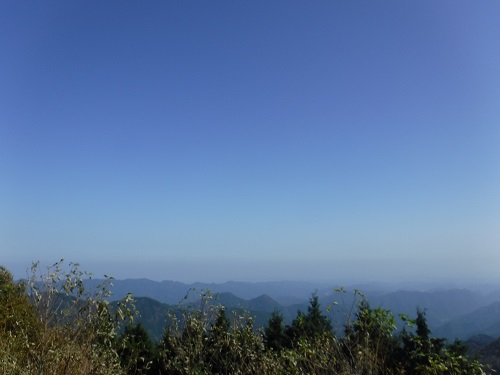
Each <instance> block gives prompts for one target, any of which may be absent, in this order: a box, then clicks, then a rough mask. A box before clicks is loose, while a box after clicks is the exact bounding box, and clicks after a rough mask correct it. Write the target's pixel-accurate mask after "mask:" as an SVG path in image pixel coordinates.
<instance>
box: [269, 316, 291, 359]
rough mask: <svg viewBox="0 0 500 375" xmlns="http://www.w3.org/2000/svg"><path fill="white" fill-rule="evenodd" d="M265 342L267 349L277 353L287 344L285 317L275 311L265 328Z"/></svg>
mask: <svg viewBox="0 0 500 375" xmlns="http://www.w3.org/2000/svg"><path fill="white" fill-rule="evenodd" d="M264 342H265V344H266V348H268V349H273V350H276V351H279V350H281V349H282V348H283V347H284V346H285V345H286V343H287V336H286V334H285V325H284V323H283V315H282V314H280V313H279V312H278V311H274V312H273V313H272V315H271V318H269V321H268V322H267V326H266V327H265V328H264Z"/></svg>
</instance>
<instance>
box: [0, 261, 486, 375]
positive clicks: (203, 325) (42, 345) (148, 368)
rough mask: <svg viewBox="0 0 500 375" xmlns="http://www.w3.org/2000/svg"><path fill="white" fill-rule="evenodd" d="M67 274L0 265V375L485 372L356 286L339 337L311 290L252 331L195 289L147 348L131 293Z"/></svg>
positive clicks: (247, 320)
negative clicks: (288, 316)
mask: <svg viewBox="0 0 500 375" xmlns="http://www.w3.org/2000/svg"><path fill="white" fill-rule="evenodd" d="M67 268H68V269H65V267H64V264H63V262H62V261H61V262H58V263H56V264H54V265H53V266H52V267H50V268H49V269H48V270H47V272H41V271H40V269H39V267H38V264H36V263H35V264H34V265H33V267H32V269H31V274H30V275H31V276H30V277H28V278H27V280H24V281H21V282H16V281H14V279H13V276H12V274H11V273H10V272H9V271H8V270H7V269H6V268H4V267H0V374H61V375H63V374H96V375H97V374H339V375H340V374H346V375H347V374H351V375H357V374H359V375H364V374H366V375H370V374H421V375H426V374H429V375H430V374H486V373H490V369H489V368H488V367H486V366H483V365H482V364H481V363H480V362H479V361H478V360H477V359H475V358H474V357H472V356H471V355H470V354H469V353H468V352H467V347H466V346H465V345H464V344H463V343H461V342H459V341H455V342H452V343H448V342H446V340H444V339H440V338H435V337H432V336H431V332H430V330H429V328H428V325H427V322H426V316H425V311H422V310H419V309H416V311H415V316H414V317H408V316H398V318H397V319H396V316H395V315H394V314H393V312H391V311H389V310H386V309H383V308H381V307H371V306H370V305H369V304H368V302H367V301H366V299H365V298H364V296H363V294H362V293H361V292H359V291H357V290H354V291H353V293H354V294H355V295H356V297H357V298H356V299H355V301H356V303H355V304H353V305H352V306H346V309H345V314H346V316H347V319H346V323H345V325H344V327H343V329H342V330H341V331H340V332H337V330H334V329H333V327H332V324H331V319H330V318H331V317H330V313H331V311H330V307H329V306H321V304H320V303H319V300H318V296H317V295H316V294H314V293H313V294H312V295H311V298H310V300H309V305H308V308H307V310H306V311H298V312H297V316H296V317H295V319H294V320H293V322H292V323H291V324H285V323H284V319H283V316H282V315H281V314H280V313H279V312H275V313H273V314H272V316H271V318H270V319H269V321H268V322H267V324H266V326H265V327H263V328H256V327H255V325H254V321H253V318H252V316H250V315H249V314H247V313H245V312H244V311H236V310H231V311H227V310H226V308H225V307H224V306H222V305H220V304H217V303H213V299H212V298H211V297H212V296H211V294H210V293H209V292H204V293H202V294H201V295H200V298H199V300H198V301H197V303H196V304H188V305H185V306H183V307H182V308H177V309H175V310H172V312H171V313H169V314H167V316H165V328H164V333H163V336H162V338H161V339H160V340H159V342H156V341H155V342H153V341H152V340H151V338H150V336H149V334H148V332H147V331H146V330H145V329H144V327H143V326H142V325H141V322H140V317H139V316H137V314H136V310H135V308H134V300H133V298H132V296H131V295H128V296H126V297H125V298H124V299H123V300H121V301H119V302H117V303H110V302H109V301H108V297H109V296H110V288H111V287H112V282H113V279H112V278H107V279H106V281H105V282H103V283H102V284H101V285H100V286H99V287H97V288H94V289H92V290H91V291H90V290H86V288H85V287H84V282H83V280H84V279H86V278H90V277H92V275H90V274H87V273H85V272H82V271H80V270H79V266H78V264H73V263H70V264H69V266H68V267H67ZM337 292H338V293H339V296H342V294H343V293H348V292H347V291H346V290H344V289H339V290H337ZM397 321H398V322H399V321H402V322H403V323H404V327H397V326H396V322H397Z"/></svg>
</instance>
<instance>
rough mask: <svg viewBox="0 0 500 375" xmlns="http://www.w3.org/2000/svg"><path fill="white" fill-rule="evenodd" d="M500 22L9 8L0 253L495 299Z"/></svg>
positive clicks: (148, 273) (3, 38)
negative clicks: (464, 292)
mask: <svg viewBox="0 0 500 375" xmlns="http://www.w3.org/2000/svg"><path fill="white" fill-rule="evenodd" d="M499 19H500V2H498V1H481V2H471V1H439V2H437V1H434V0H432V1H431V0H422V1H414V2H402V1H396V0H389V1H385V2H373V1H356V0H355V1H317V2H306V1H291V0H287V1H271V2H268V1H266V2H264V1H210V2H208V1H177V2H173V1H172V2H163V1H148V2H133V1H72V2H63V1H47V2H36V1H3V2H2V3H1V4H0V47H1V51H2V52H1V56H0V181H1V182H0V254H1V259H0V260H1V262H0V264H3V265H4V266H6V267H7V268H8V269H10V270H12V271H13V272H14V274H15V275H16V276H18V277H22V276H23V275H24V270H25V269H26V268H27V267H29V265H30V264H31V262H32V261H34V260H40V261H41V262H42V263H47V264H49V263H53V262H55V261H57V260H59V259H60V258H65V259H66V260H68V261H76V262H80V263H81V265H82V268H84V269H87V270H89V271H91V272H94V273H95V274H96V275H97V276H99V275H102V274H104V273H106V274H110V275H113V276H115V277H117V278H127V277H131V278H136V277H147V278H151V279H155V280H167V279H173V280H179V281H195V280H196V281H209V282H210V281H215V282H219V281H227V280H240V281H266V280H280V279H287V280H304V279H307V280H334V281H340V282H342V281H343V280H363V281H366V280H377V281H396V282H397V281H398V280H421V281H428V280H444V279H450V280H480V281H483V280H484V281H498V282H500V276H499V274H500V273H499V272H498V269H499V266H500V43H499V40H500V22H498V20H499Z"/></svg>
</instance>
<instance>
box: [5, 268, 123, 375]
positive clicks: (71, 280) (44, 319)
mask: <svg viewBox="0 0 500 375" xmlns="http://www.w3.org/2000/svg"><path fill="white" fill-rule="evenodd" d="M31 271H32V274H31V276H30V277H29V279H28V281H27V283H26V284H14V283H13V282H12V277H11V276H10V274H8V272H6V271H5V269H3V268H2V270H1V272H0V273H1V275H2V276H1V279H2V282H1V291H0V295H1V297H0V298H2V302H5V304H4V303H2V306H5V309H4V308H2V309H1V310H0V321H1V322H5V323H4V324H2V326H1V327H0V329H1V331H0V337H1V344H0V345H1V348H0V353H2V354H0V373H4V374H120V373H122V372H123V371H122V369H121V366H120V362H119V357H118V355H117V353H116V350H115V348H114V345H115V337H116V332H117V331H118V328H119V325H120V324H121V322H122V321H123V320H124V319H126V318H127V317H128V316H129V313H130V311H129V310H128V309H127V307H126V303H127V301H123V303H122V304H120V306H119V307H118V308H117V309H116V311H115V312H111V311H110V309H109V303H108V302H107V301H106V300H105V297H107V296H109V289H108V286H109V283H110V281H109V283H106V284H103V285H101V286H100V287H99V288H97V289H96V290H95V291H94V292H93V293H90V292H88V291H85V289H84V288H83V279H82V276H84V273H82V272H80V271H79V269H78V264H70V270H69V272H65V271H64V270H63V261H60V262H57V263H55V264H54V265H53V266H52V267H49V268H48V269H47V273H46V274H43V273H41V272H40V271H39V266H38V263H35V264H33V266H32V269H31ZM85 275H86V276H90V275H87V274H85Z"/></svg>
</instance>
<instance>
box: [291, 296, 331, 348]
mask: <svg viewBox="0 0 500 375" xmlns="http://www.w3.org/2000/svg"><path fill="white" fill-rule="evenodd" d="M286 334H287V336H288V337H289V338H290V339H291V340H299V339H301V338H308V339H311V338H314V337H316V336H319V335H323V334H333V328H332V323H331V322H330V320H329V319H328V318H327V317H326V316H325V315H323V313H322V312H321V305H320V303H319V298H318V294H317V293H313V295H312V297H311V298H310V299H309V306H308V308H307V314H304V313H303V312H301V311H299V312H298V313H297V317H296V318H295V319H294V321H293V322H292V325H291V326H290V327H288V328H287V330H286Z"/></svg>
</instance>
